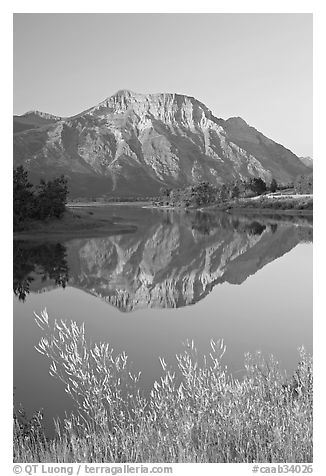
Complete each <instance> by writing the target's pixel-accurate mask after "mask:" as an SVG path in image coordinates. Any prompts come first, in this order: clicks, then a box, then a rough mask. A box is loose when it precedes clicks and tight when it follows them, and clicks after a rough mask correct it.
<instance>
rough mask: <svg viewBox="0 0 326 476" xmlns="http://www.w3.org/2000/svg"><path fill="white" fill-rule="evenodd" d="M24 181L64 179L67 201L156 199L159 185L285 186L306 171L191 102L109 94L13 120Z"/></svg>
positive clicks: (288, 155) (276, 148) (281, 151)
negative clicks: (255, 181) (79, 106)
mask: <svg viewBox="0 0 326 476" xmlns="http://www.w3.org/2000/svg"><path fill="white" fill-rule="evenodd" d="M20 164H22V165H24V166H26V168H27V169H28V170H29V172H30V174H31V177H32V180H34V181H37V180H38V179H39V178H42V177H43V178H44V177H53V176H55V175H58V174H61V173H63V174H65V175H66V176H67V177H68V180H69V182H70V188H71V190H72V195H78V194H79V195H81V196H83V195H85V194H86V195H87V194H88V195H93V196H94V195H100V194H111V195H146V194H157V192H158V190H159V188H160V187H162V186H168V187H171V188H177V187H184V186H188V185H192V184H196V183H198V182H201V181H208V182H210V183H212V184H214V185H217V184H222V183H225V182H226V181H230V180H234V179H238V178H241V179H247V178H250V177H261V178H263V179H264V180H265V181H267V182H269V181H271V179H272V178H276V180H277V181H279V182H283V183H285V182H289V181H292V180H293V179H294V178H295V177H296V176H297V175H300V174H307V173H309V171H310V168H308V167H306V165H305V164H303V163H302V162H301V161H300V159H299V158H298V157H297V156H296V155H295V154H293V153H292V152H291V151H290V150H289V149H286V148H285V147H283V146H282V145H281V144H277V143H276V142H274V141H273V140H271V139H269V138H268V137H266V136H264V135H263V134H262V133H261V132H259V131H258V130H257V129H255V128H253V127H252V126H250V125H249V124H247V123H246V121H245V120H244V119H242V118H240V117H233V118H229V119H227V120H224V119H222V118H218V117H216V116H215V115H214V114H213V113H212V111H211V110H210V109H209V108H208V107H207V106H206V105H205V104H203V103H202V102H200V101H198V100H197V99H195V98H194V97H192V96H186V95H182V94H176V93H154V94H147V95H146V94H140V93H135V92H132V91H130V90H120V91H117V92H116V93H115V94H113V95H112V96H109V97H107V98H105V99H104V100H103V101H101V102H100V103H98V104H97V105H95V106H93V107H91V108H88V109H87V110H85V111H83V112H81V113H79V114H76V115H74V116H71V117H65V118H63V117H60V116H54V115H51V114H48V113H42V112H40V111H30V112H28V113H25V114H24V115H22V116H14V165H20Z"/></svg>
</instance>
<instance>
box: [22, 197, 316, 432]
mask: <svg viewBox="0 0 326 476" xmlns="http://www.w3.org/2000/svg"><path fill="white" fill-rule="evenodd" d="M90 211H91V210H90ZM97 213H101V214H103V215H105V216H110V217H114V219H115V220H116V221H117V222H118V221H119V219H124V220H125V221H127V222H128V223H133V224H136V225H137V227H138V229H137V231H136V232H133V233H128V234H123V235H116V236H102V237H94V238H78V239H73V240H69V241H66V242H64V241H63V242H61V243H57V242H56V241H53V240H51V241H48V242H44V243H43V242H40V241H37V242H33V241H15V242H14V283H13V285H14V386H15V390H14V395H15V396H14V400H15V403H16V405H17V404H20V403H21V404H22V405H23V406H24V408H25V409H26V411H27V413H28V414H30V413H31V412H33V411H35V410H38V409H40V408H43V409H44V414H45V424H46V425H47V427H48V428H49V427H50V426H51V422H52V418H53V417H55V416H57V415H59V416H63V415H64V413H65V411H67V412H70V410H72V409H73V404H72V402H71V400H70V397H69V396H68V395H67V394H66V393H65V392H64V387H63V384H61V382H59V381H57V380H55V379H54V378H53V377H51V376H50V375H49V362H48V360H47V358H46V357H44V356H42V355H40V354H39V353H38V352H37V351H36V350H35V345H37V344H38V342H39V340H40V338H41V336H42V333H41V330H40V329H39V328H38V327H37V325H36V324H35V321H34V314H33V313H34V312H36V313H40V312H41V311H42V310H43V309H44V308H46V309H47V311H48V314H49V317H50V320H53V319H54V318H57V319H61V318H62V319H65V320H75V321H77V322H78V323H83V322H84V323H85V327H86V334H87V337H88V338H89V339H90V340H91V341H93V342H95V341H97V342H98V341H102V342H109V343H110V344H111V346H112V347H113V348H114V349H115V350H116V351H117V352H122V351H126V353H127V355H128V356H129V358H130V360H131V361H132V362H133V368H134V370H135V371H138V370H141V372H142V378H141V385H142V388H143V390H144V392H145V393H147V392H148V391H149V389H150V388H151V386H152V384H153V383H154V381H155V380H157V379H159V377H160V375H161V366H160V362H159V356H163V357H164V358H165V360H166V361H167V362H169V363H171V364H174V362H175V358H174V356H175V354H176V353H179V352H182V349H183V347H182V343H183V342H185V341H186V340H187V339H193V340H194V341H195V344H196V346H197V348H198V351H199V353H200V354H204V353H206V354H208V353H209V349H210V339H211V338H213V339H216V340H217V339H219V338H223V339H224V342H225V344H226V347H227V351H226V354H225V356H224V362H225V364H227V366H228V369H229V371H230V372H231V373H232V374H233V375H234V376H235V377H237V376H239V378H241V375H242V373H243V363H244V354H245V352H254V351H256V350H261V351H262V352H263V353H264V354H265V355H268V354H270V353H272V354H273V355H274V356H275V357H276V358H277V359H278V360H279V362H280V365H281V367H282V368H284V369H286V370H287V372H288V373H291V372H292V371H293V370H294V368H295V367H296V364H297V360H298V353H297V347H298V346H300V345H304V346H305V347H306V349H307V350H308V351H310V352H312V218H305V219H304V218H298V219H293V218H290V217H283V218H282V217H268V218H262V217H258V218H257V216H249V217H248V216H247V217H245V216H236V217H235V216H230V215H228V214H218V213H216V212H210V213H201V212H190V213H185V212H182V213H181V212H174V211H168V210H157V209H156V210H155V209H142V208H140V207H134V206H130V207H127V206H108V207H104V208H102V209H101V211H100V212H98V211H97Z"/></svg>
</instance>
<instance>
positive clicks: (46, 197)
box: [13, 165, 68, 231]
mask: <svg viewBox="0 0 326 476" xmlns="http://www.w3.org/2000/svg"><path fill="white" fill-rule="evenodd" d="M67 197H68V186H67V180H66V178H65V177H64V176H63V175H61V177H57V178H55V179H53V180H48V181H45V180H43V179H42V180H41V181H40V184H39V185H38V186H36V187H34V186H33V185H32V184H31V183H30V182H29V180H28V173H27V171H26V170H25V169H24V167H23V166H22V165H20V166H18V167H17V168H16V169H14V174H13V214H14V231H17V230H22V229H24V227H25V225H26V223H27V222H28V221H29V220H46V219H47V218H51V217H56V218H61V217H62V215H63V213H64V211H65V206H66V203H67Z"/></svg>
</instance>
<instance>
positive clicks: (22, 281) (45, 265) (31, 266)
mask: <svg viewBox="0 0 326 476" xmlns="http://www.w3.org/2000/svg"><path fill="white" fill-rule="evenodd" d="M13 251H14V253H13V255H14V256H13V257H14V263H13V265H14V269H13V289H14V293H15V295H16V296H17V297H18V299H19V300H20V301H25V299H26V296H27V294H29V292H30V285H31V283H32V282H33V281H34V279H35V278H34V277H33V274H37V275H39V276H41V279H42V281H43V282H44V281H46V280H48V279H49V280H53V281H54V283H55V284H56V285H57V286H62V287H63V288H64V287H65V286H66V284H67V282H68V279H69V275H68V272H69V268H68V263H67V260H66V247H65V246H64V245H62V244H61V243H56V244H53V243H42V244H35V243H30V242H26V241H14V247H13Z"/></svg>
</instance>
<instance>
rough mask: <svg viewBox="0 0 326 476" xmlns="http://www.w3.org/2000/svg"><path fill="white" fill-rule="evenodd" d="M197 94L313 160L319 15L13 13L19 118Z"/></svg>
mask: <svg viewBox="0 0 326 476" xmlns="http://www.w3.org/2000/svg"><path fill="white" fill-rule="evenodd" d="M119 89H131V90H132V91H135V92H139V93H157V92H175V93H179V94H187V95H189V96H194V97H195V98H196V99H199V100H200V101H202V102H203V103H205V104H206V106H207V107H209V108H210V109H211V110H212V111H213V113H214V114H215V115H216V116H217V117H222V118H224V119H227V118H228V117H231V116H241V117H242V118H243V119H245V120H246V121H247V122H248V123H249V124H250V125H252V126H254V127H256V128H257V129H258V130H260V131H261V132H262V133H263V134H265V135H267V136H268V137H270V138H271V139H273V140H275V141H276V142H279V143H281V144H283V145H284V146H285V147H287V148H289V149H291V150H292V151H293V152H294V153H296V154H297V155H299V156H306V155H310V156H312V99H313V98H312V14H249V13H248V14H219V13H211V14H197V13H196V14H141V13H139V14H110V13H107V14H53V13H52V14H32V13H29V14H14V114H23V113H24V112H26V111H28V110H31V109H38V110H41V111H44V112H49V113H52V114H56V115H59V116H70V115H74V114H77V113H79V112H81V111H83V110H85V109H87V108H89V107H91V106H94V105H95V104H97V103H98V102H100V101H102V100H103V99H105V98H106V97H108V96H111V95H112V94H114V93H115V92H116V91H118V90H119Z"/></svg>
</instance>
